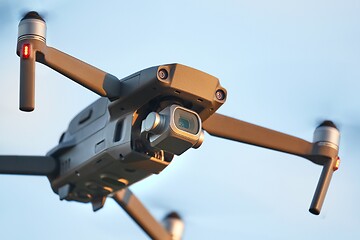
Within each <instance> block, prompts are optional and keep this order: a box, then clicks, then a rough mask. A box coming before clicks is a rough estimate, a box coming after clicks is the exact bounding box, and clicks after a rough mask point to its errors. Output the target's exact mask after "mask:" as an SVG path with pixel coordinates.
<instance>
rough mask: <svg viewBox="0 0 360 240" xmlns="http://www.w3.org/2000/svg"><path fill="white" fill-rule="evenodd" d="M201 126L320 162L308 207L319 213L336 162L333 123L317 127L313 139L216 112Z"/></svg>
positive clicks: (337, 136)
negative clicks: (316, 180) (298, 136)
mask: <svg viewBox="0 0 360 240" xmlns="http://www.w3.org/2000/svg"><path fill="white" fill-rule="evenodd" d="M203 129H204V130H205V131H207V132H208V133H209V134H210V135H213V136H217V137H221V138H225V139H229V140H233V141H238V142H242V143H247V144H251V145H255V146H259V147H264V148H268V149H272V150H276V151H280V152H284V153H289V154H293V155H297V156H300V157H304V158H306V159H308V160H310V161H312V162H314V163H316V164H320V165H323V171H322V173H321V176H320V179H319V182H318V185H317V188H316V191H315V194H314V197H313V200H312V203H311V206H310V209H309V211H310V212H311V213H313V214H316V215H318V214H320V210H321V207H322V204H323V202H324V199H325V195H326V192H327V189H328V187H329V184H330V180H331V177H332V174H333V172H334V171H335V170H337V168H338V165H339V158H338V143H339V137H340V134H339V131H338V130H337V129H336V127H335V125H334V124H333V123H331V122H327V121H326V122H324V123H323V124H322V125H320V126H319V127H318V128H317V129H316V131H315V134H314V143H310V142H307V141H305V140H303V139H300V138H297V137H293V136H290V135H287V134H284V133H281V132H277V131H274V130H271V129H267V128H263V127H260V126H257V125H254V124H251V123H247V122H244V121H241V120H238V119H234V118H230V117H227V116H224V115H221V114H217V113H215V114H213V115H212V116H211V117H209V118H208V119H207V120H206V121H205V122H203Z"/></svg>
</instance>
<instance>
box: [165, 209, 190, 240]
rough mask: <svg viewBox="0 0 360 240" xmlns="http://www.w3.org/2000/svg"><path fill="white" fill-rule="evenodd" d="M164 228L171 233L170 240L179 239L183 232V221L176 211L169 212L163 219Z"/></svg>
mask: <svg viewBox="0 0 360 240" xmlns="http://www.w3.org/2000/svg"><path fill="white" fill-rule="evenodd" d="M163 222H164V225H165V228H166V230H167V231H168V232H169V233H170V234H171V237H172V240H181V239H182V236H183V233H184V228H185V226H184V222H183V221H182V220H181V217H180V216H179V214H177V213H176V212H171V213H169V214H168V215H167V216H166V217H165V219H164V221H163Z"/></svg>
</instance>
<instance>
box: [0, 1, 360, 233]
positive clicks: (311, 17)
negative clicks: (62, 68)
mask: <svg viewBox="0 0 360 240" xmlns="http://www.w3.org/2000/svg"><path fill="white" fill-rule="evenodd" d="M25 10H37V11H39V12H43V13H45V14H46V16H47V19H48V20H47V26H48V31H47V44H48V45H49V46H52V47H56V48H58V49H59V50H61V51H64V52H66V53H69V54H71V55H73V56H76V57H78V58H79V59H81V60H84V61H86V62H88V63H90V64H92V65H94V66H97V67H98V68H101V69H103V70H104V71H107V72H109V73H111V74H113V75H116V76H117V77H118V78H122V77H125V76H127V75H130V74H131V73H133V72H136V71H138V70H141V69H144V68H147V67H150V66H155V65H159V64H164V63H173V62H178V63H182V64H185V65H188V66H191V67H194V68H197V69H200V70H202V71H204V72H207V73H209V74H211V75H214V76H216V77H218V78H219V79H220V81H221V84H222V86H224V87H225V88H226V89H227V91H228V98H227V102H226V103H225V104H224V105H223V106H222V107H221V109H219V112H220V113H222V114H225V115H229V116H232V117H236V118H239V119H242V120H244V121H248V122H252V123H255V124H259V125H262V126H265V127H268V128H272V129H275V130H279V131H283V132H285V133H288V134H292V135H295V136H298V137H301V138H304V139H306V140H308V141H311V140H312V134H313V131H314V129H315V127H316V125H317V124H318V122H319V121H320V120H323V119H332V120H334V121H335V122H336V123H337V124H338V125H339V126H340V129H341V132H342V138H341V147H340V156H341V158H342V163H341V166H340V169H339V171H338V172H336V173H335V174H334V177H333V180H332V182H331V185H330V189H329V192H328V195H327V198H326V200H325V204H324V207H323V210H322V213H321V214H320V215H319V216H313V215H311V214H310V213H309V212H308V207H309V204H310V202H311V198H312V195H313V192H314V190H315V187H316V184H317V180H318V177H319V175H320V172H321V167H319V166H317V165H314V164H312V163H311V162H309V161H307V160H304V159H301V158H298V157H294V156H289V155H286V154H282V153H277V152H273V151H270V150H265V149H260V148H257V147H253V146H249V145H244V144H240V143H234V142H230V141H226V140H223V139H216V138H214V137H211V136H210V135H208V134H207V135H206V136H205V142H204V144H203V145H202V146H201V147H200V148H199V149H197V150H193V149H192V150H189V151H187V152H186V153H184V154H183V155H181V156H179V157H176V158H175V159H174V161H173V162H172V163H171V165H170V166H169V167H168V168H167V169H165V170H164V171H163V172H162V173H161V174H159V175H157V176H152V177H150V178H148V179H146V180H144V181H142V182H140V183H137V184H135V185H134V186H132V187H131V189H132V190H133V191H134V192H135V193H136V194H137V195H138V197H139V198H140V199H142V201H143V202H144V204H145V205H146V206H148V208H149V210H150V211H151V212H152V213H153V214H154V215H155V216H156V217H157V218H158V219H161V218H162V217H163V216H164V215H165V214H166V213H167V212H168V211H170V210H177V211H179V213H180V214H181V215H182V216H183V218H184V219H185V223H186V226H185V228H186V230H185V237H184V239H224V238H227V239H314V238H319V239H325V238H326V239H340V238H341V239H357V238H359V237H360V230H359V227H358V226H359V224H360V217H359V216H360V207H359V204H358V203H359V200H360V188H359V184H360V175H359V174H358V172H359V170H360V163H359V162H358V159H359V153H360V151H359V143H360V141H359V140H358V139H359V135H360V125H359V122H360V114H359V107H360V96H359V90H360V84H359V77H360V45H359V43H360V27H359V26H360V15H359V12H360V2H359V1H356V0H354V1H351V0H342V1H337V0H335V1H332V0H330V1H329V0H328V1H323V0H321V1H320V0H319V1H309V0H303V1H285V0H275V1H266V0H255V1H254V0H253V1H241V0H237V1H235V0H233V1H231V0H222V1H174V2H170V1H158V0H154V1H106V2H103V4H99V3H98V2H97V1H77V2H74V1H73V2H71V1H52V2H51V3H49V2H48V1H33V3H31V4H30V3H29V2H28V1H18V2H17V3H13V1H10V0H9V1H4V0H2V1H0V15H1V19H0V20H1V23H0V33H1V39H0V41H1V44H0V50H1V52H2V55H3V58H2V60H0V61H1V66H2V67H1V68H0V86H1V87H0V109H1V112H2V117H1V118H0V132H1V136H2V137H1V138H0V154H19V155H20V154H24V155H26V154H28V155H34V154H38V155H41V154H45V153H46V152H47V151H48V150H49V149H51V148H52V147H54V146H55V145H56V144H57V141H58V138H59V136H60V135H61V133H62V132H63V131H64V130H65V129H66V128H67V124H68V123H69V121H70V120H71V119H72V117H74V116H75V114H76V113H78V112H79V111H80V110H82V109H83V108H84V107H86V106H87V105H88V104H90V103H91V102H92V101H94V100H96V99H97V98H98V96H96V95H95V94H94V93H92V92H90V91H88V90H86V89H84V88H82V87H81V86H79V85H77V84H75V83H73V82H71V81H70V80H68V79H66V78H65V77H63V76H61V75H59V74H58V73H56V72H54V71H52V70H50V69H48V68H46V67H44V66H42V65H40V64H37V66H36V110H35V111H34V112H32V113H22V112H20V111H19V110H18V88H19V59H18V57H17V56H16V54H15V48H16V39H17V24H18V20H19V18H20V17H19V13H21V12H24V11H25ZM0 189H1V190H2V191H1V192H2V193H1V200H0V201H1V203H2V204H1V206H2V207H1V214H0V225H1V229H2V233H1V238H3V239H24V238H26V239H62V240H63V239H147V237H146V236H145V235H144V234H143V233H142V231H141V230H140V229H139V228H138V227H137V226H136V225H135V224H134V223H133V222H132V221H131V220H130V219H129V218H128V217H127V215H126V214H125V213H124V212H123V210H122V209H121V208H120V207H118V206H117V205H116V204H115V202H114V201H113V200H111V199H108V201H107V203H106V204H105V207H104V208H103V209H102V210H100V211H98V212H96V213H93V212H92V209H91V206H90V205H89V204H80V203H76V202H66V201H59V200H58V196H57V195H56V194H54V193H53V192H52V190H51V188H50V185H49V182H48V180H47V179H46V178H45V177H25V176H8V175H3V176H0ZM224 236H226V237H224Z"/></svg>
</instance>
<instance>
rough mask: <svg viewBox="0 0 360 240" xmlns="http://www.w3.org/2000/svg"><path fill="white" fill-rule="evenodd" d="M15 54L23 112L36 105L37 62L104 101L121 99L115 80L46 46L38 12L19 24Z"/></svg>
mask: <svg viewBox="0 0 360 240" xmlns="http://www.w3.org/2000/svg"><path fill="white" fill-rule="evenodd" d="M18 30H19V31H18V43H17V48H16V52H17V54H18V55H19V57H20V110H22V111H32V110H34V105H35V100H34V99H35V61H37V62H40V63H43V64H44V65H46V66H48V67H50V68H52V69H54V70H55V71H57V72H59V73H61V74H63V75H64V76H66V77H68V78H70V79H71V80H73V81H75V82H77V83H79V84H81V85H82V86H84V87H86V88H88V89H89V90H91V91H93V92H95V93H97V94H99V95H100V96H103V97H108V98H109V99H110V100H114V99H116V98H117V97H119V95H120V87H121V82H120V80H119V79H118V78H116V77H115V76H113V75H111V74H108V73H106V72H104V71H102V70H100V69H98V68H96V67H93V66H91V65H89V64H87V63H85V62H83V61H80V60H79V59H76V58H74V57H72V56H70V55H68V54H65V53H63V52H61V51H59V50H57V49H55V48H52V47H48V46H47V45H46V23H45V21H44V19H43V18H42V17H41V16H40V15H39V14H38V13H37V12H29V13H27V14H26V15H25V16H24V18H23V19H22V20H21V21H20V23H19V28H18Z"/></svg>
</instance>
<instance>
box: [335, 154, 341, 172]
mask: <svg viewBox="0 0 360 240" xmlns="http://www.w3.org/2000/svg"><path fill="white" fill-rule="evenodd" d="M339 166H340V158H339V157H338V158H337V159H336V162H335V166H334V171H336V170H338V169H339Z"/></svg>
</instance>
